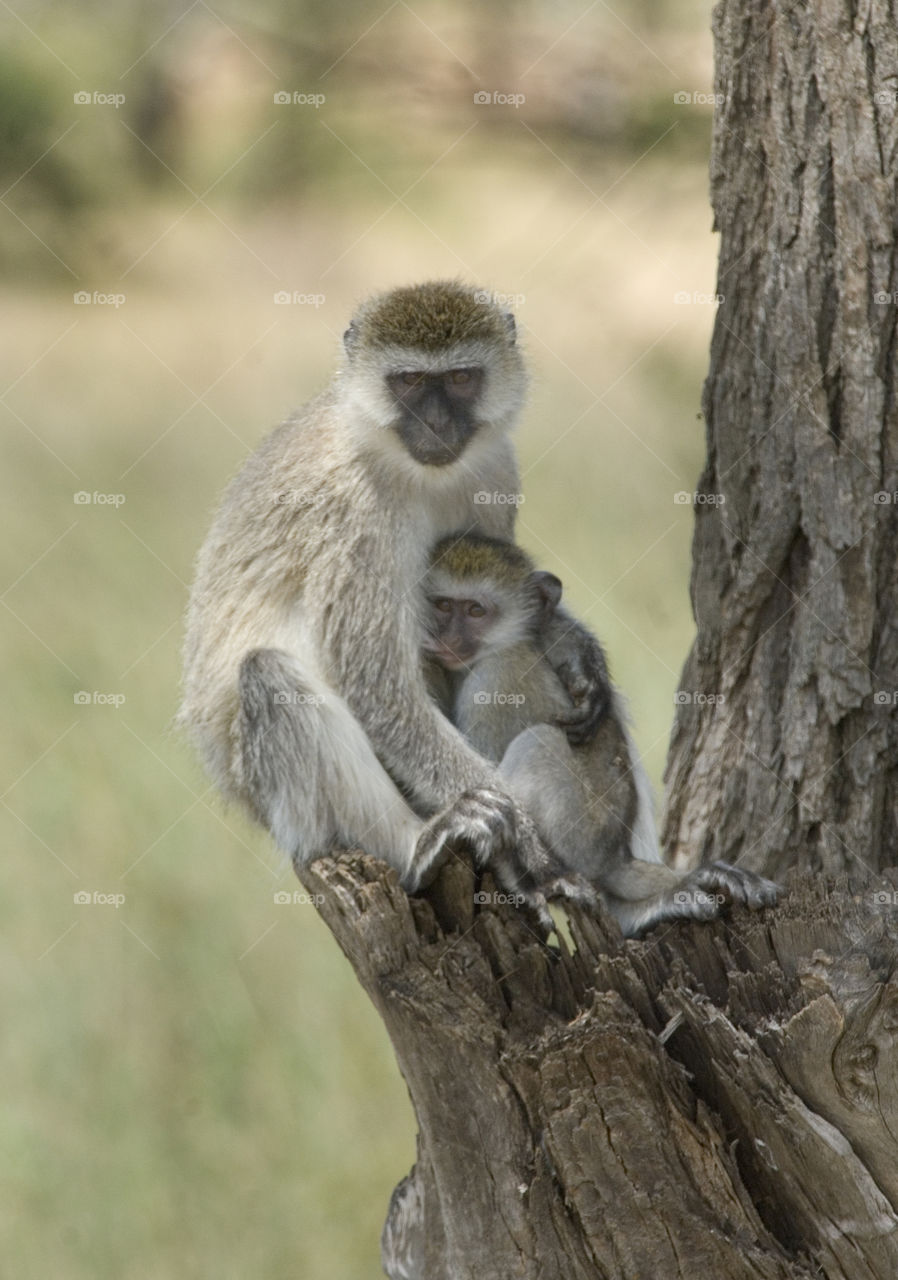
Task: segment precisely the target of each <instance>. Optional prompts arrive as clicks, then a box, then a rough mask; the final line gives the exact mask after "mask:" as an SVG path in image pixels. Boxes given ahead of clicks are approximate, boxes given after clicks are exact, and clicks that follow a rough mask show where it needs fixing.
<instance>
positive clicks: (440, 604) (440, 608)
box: [430, 600, 452, 613]
mask: <svg viewBox="0 0 898 1280" xmlns="http://www.w3.org/2000/svg"><path fill="white" fill-rule="evenodd" d="M430 603H431V604H432V605H433V607H434V608H435V609H436V610H437V612H438V613H451V612H452V601H451V600H431V602H430Z"/></svg>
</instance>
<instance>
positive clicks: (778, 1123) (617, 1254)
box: [303, 854, 898, 1280]
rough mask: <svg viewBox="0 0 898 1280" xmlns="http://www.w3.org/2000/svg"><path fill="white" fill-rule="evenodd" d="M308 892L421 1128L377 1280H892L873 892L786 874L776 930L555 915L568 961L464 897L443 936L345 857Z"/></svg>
mask: <svg viewBox="0 0 898 1280" xmlns="http://www.w3.org/2000/svg"><path fill="white" fill-rule="evenodd" d="M458 876H459V873H458V872H457V871H456V870H453V871H452V872H451V873H450V877H452V878H458ZM461 878H462V879H467V880H468V882H469V884H470V883H471V880H470V871H469V869H467V868H463V871H462V874H461ZM895 881H896V883H898V875H896V876H895ZM303 882H304V883H305V885H306V887H307V888H308V889H309V891H310V892H314V893H317V894H321V895H322V899H323V905H322V907H321V912H322V915H323V916H324V918H325V920H326V921H327V923H328V925H329V926H330V928H331V930H332V931H333V933H334V935H335V937H336V938H337V941H338V942H339V943H340V946H341V947H342V948H343V950H344V951H345V953H346V955H347V956H348V957H349V959H350V961H351V963H352V964H353V966H354V968H355V970H356V973H357V974H358V976H359V980H360V981H361V983H362V985H363V986H364V988H365V990H366V991H367V992H368V994H369V996H370V997H371V999H372V1000H373V1002H374V1004H375V1005H376V1007H377V1009H378V1011H379V1012H380V1014H381V1016H382V1017H383V1020H384V1023H385V1025H386V1028H387V1031H388V1032H389V1034H390V1037H391V1039H392V1041H393V1044H394V1046H395V1049H396V1055H397V1058H398V1060H399V1065H400V1068H401V1070H402V1073H403V1075H404V1077H405V1079H406V1082H407V1083H408V1088H409V1093H410V1096H411V1099H412V1103H413V1105H414V1107H415V1111H416V1114H417V1117H418V1121H419V1125H420V1130H421V1135H422V1136H421V1140H420V1145H419V1158H418V1163H417V1165H416V1167H415V1170H414V1172H413V1174H412V1175H411V1176H410V1178H409V1179H407V1180H406V1181H405V1182H404V1183H403V1184H401V1185H400V1187H399V1188H398V1189H397V1192H396V1194H395V1195H394V1199H393V1204H392V1205H391V1211H390V1216H389V1219H388V1223H387V1227H386V1229H385V1236H384V1256H385V1263H386V1265H387V1274H388V1275H390V1276H392V1277H409V1278H413V1277H421V1280H424V1278H425V1277H426V1278H427V1280H442V1278H443V1277H446V1280H449V1278H450V1277H451V1280H467V1277H471V1280H474V1278H475V1277H476V1278H477V1280H493V1277H495V1280H511V1278H512V1277H521V1278H524V1277H528V1278H529V1277H534V1278H535V1277H540V1278H541V1280H547V1278H554V1277H557V1278H558V1280H580V1278H581V1277H583V1278H584V1280H585V1278H586V1277H604V1278H607V1280H618V1278H620V1280H637V1278H638V1280H642V1278H648V1277H653V1278H654V1277H658V1278H659V1280H665V1278H667V1277H670V1280H674V1278H675V1277H680V1276H682V1277H686V1276H694V1275H696V1274H706V1275H708V1276H713V1277H715V1280H730V1278H733V1280H735V1278H736V1277H739V1278H740V1280H741V1277H804V1276H807V1277H810V1276H813V1275H821V1274H822V1275H825V1276H827V1277H830V1278H831V1280H843V1278H844V1280H861V1278H863V1280H872V1278H873V1277H878V1278H879V1280H883V1278H884V1277H886V1276H891V1275H898V1179H896V1176H895V1169H896V1167H898V1165H896V1157H898V1145H896V1140H895V1138H894V1136H893V1135H896V1134H898V1089H896V1062H898V1058H896V1044H895V1039H896V1034H898V1016H896V1015H898V985H896V983H895V981H894V980H893V978H892V970H893V968H894V966H895V960H896V957H898V908H896V907H894V906H892V905H890V904H891V900H892V896H893V894H894V887H893V884H892V883H891V882H890V881H888V880H882V881H878V882H876V883H875V884H874V885H873V886H866V887H864V888H863V889H861V890H856V891H855V892H852V891H851V890H850V888H849V886H848V885H847V882H844V881H843V882H842V883H840V884H839V885H837V886H835V887H833V886H827V885H825V884H823V883H821V882H820V881H819V880H817V879H814V878H811V877H807V876H805V877H803V878H801V877H795V878H794V881H793V885H792V887H791V890H790V893H789V895H788V897H787V898H786V900H785V902H784V903H783V904H782V905H781V906H780V907H778V908H777V909H776V910H775V911H773V912H767V913H764V915H763V916H754V915H751V914H750V913H748V912H744V911H738V912H734V913H733V915H732V917H731V918H727V919H724V920H720V921H717V922H715V923H713V924H710V925H709V924H689V923H679V924H677V925H675V926H665V927H661V928H659V929H657V930H656V931H655V932H654V933H653V934H652V935H651V936H650V937H649V938H648V939H646V940H645V941H641V942H631V941H630V942H625V941H624V940H623V939H621V937H620V935H619V933H618V932H617V929H616V926H615V925H614V924H613V922H611V921H609V920H604V919H598V920H593V919H590V918H589V917H588V916H585V915H584V914H583V912H582V911H580V910H579V909H577V908H571V910H570V917H571V919H570V926H571V932H572V935H573V937H574V938H575V940H576V949H574V950H571V949H568V948H567V947H566V946H564V945H563V944H556V943H555V940H554V939H553V940H552V941H553V945H551V946H550V945H548V944H547V943H546V942H545V941H544V940H543V939H542V938H541V936H540V934H539V931H538V928H537V926H536V924H535V922H534V921H532V920H530V919H529V918H528V917H526V916H525V915H524V914H522V913H521V912H520V911H518V910H516V909H515V908H514V907H510V906H509V907H505V906H494V905H492V904H486V905H474V906H473V908H472V906H471V904H472V903H473V892H472V893H471V894H470V895H469V899H468V902H467V904H466V906H465V911H464V913H463V918H462V922H461V925H460V927H458V928H455V929H453V928H452V927H451V924H450V922H449V920H448V917H447V916H446V906H445V902H446V893H445V888H444V887H443V888H441V889H438V890H437V891H436V894H435V897H436V898H437V899H438V900H439V902H440V904H441V905H440V910H441V911H442V912H443V914H444V923H443V926H441V925H440V923H439V921H438V918H437V911H436V910H435V909H434V907H433V906H432V905H431V903H430V902H428V901H426V900H425V899H418V900H412V901H409V899H407V898H406V896H405V894H403V893H402V891H401V890H400V889H399V887H398V885H397V883H396V880H395V876H394V874H393V873H392V872H391V871H389V870H387V869H386V868H384V867H383V866H382V865H381V864H379V863H377V862H375V861H374V860H373V859H371V858H368V857H366V856H364V855H361V854H359V855H352V856H347V857H344V858H341V859H339V860H334V859H330V858H328V859H321V860H320V861H318V862H316V863H314V864H313V865H312V866H311V867H308V868H306V870H305V871H304V872H303ZM471 887H472V888H473V885H471ZM486 887H487V888H491V885H490V883H489V881H488V880H487V884H486ZM877 895H878V896H877ZM883 895H887V896H888V897H889V905H884V904H883V902H881V901H880V900H879V899H880V898H881V897H883ZM671 1027H672V1028H673V1029H672V1030H671V1029H670V1028H671ZM665 1029H668V1033H667V1034H665Z"/></svg>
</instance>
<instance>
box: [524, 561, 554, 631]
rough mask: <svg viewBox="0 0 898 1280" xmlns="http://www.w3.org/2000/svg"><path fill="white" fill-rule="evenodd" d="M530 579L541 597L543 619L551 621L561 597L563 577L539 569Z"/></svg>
mask: <svg viewBox="0 0 898 1280" xmlns="http://www.w3.org/2000/svg"><path fill="white" fill-rule="evenodd" d="M530 581H531V582H532V583H533V585H534V587H535V588H536V594H537V596H538V597H539V603H540V613H541V615H542V616H541V621H542V622H544V623H545V622H551V620H552V618H554V616H555V610H556V609H557V608H558V602H559V600H560V599H561V579H560V578H556V577H555V574H554V573H547V572H546V571H545V570H544V569H537V570H536V572H535V573H532V574H531V575H530Z"/></svg>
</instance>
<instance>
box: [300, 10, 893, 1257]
mask: <svg viewBox="0 0 898 1280" xmlns="http://www.w3.org/2000/svg"><path fill="white" fill-rule="evenodd" d="M715 38H716V46H717V68H718V70H717V84H716V91H717V93H719V94H721V95H723V106H722V107H721V108H720V109H719V111H718V114H717V118H716V122H715V133H714V147H713V161H712V177H713V198H714V207H715V212H716V217H717V225H718V228H719V230H720V232H721V256H720V282H719V286H718V289H719V292H720V293H721V294H723V295H724V297H725V301H724V302H723V303H722V304H721V307H720V311H719V314H718V318H717V323H716V327H715V332H714V340H713V348H712V358H711V371H710V376H709V379H708V382H707V386H706V391H705V414H706V419H707V430H708V462H707V466H706V470H705V473H704V475H703V477H702V481H701V485H700V491H701V492H703V493H705V494H721V495H723V497H724V498H725V501H724V502H723V503H722V504H718V505H711V504H705V505H699V506H698V507H697V520H696V535H695V546H694V572H693V581H692V597H693V603H694V608H695V613H696V618H697V622H698V638H697V640H696V643H695V646H694V648H693V651H692V654H691V655H690V658H689V661H688V663H687V666H686V672H685V674H684V677H683V681H682V689H683V690H684V691H686V692H689V693H692V694H698V695H705V696H706V697H707V696H708V695H711V694H713V695H715V696H716V697H717V696H720V695H722V698H721V700H720V701H714V702H707V701H703V700H702V699H701V698H693V700H692V701H691V702H689V703H687V704H685V705H682V706H681V707H680V710H679V712H678V717H677V721H676V727H675V732H674V738H673V742H672V747H671V755H670V764H669V782H670V800H669V811H668V817H667V822H666V834H667V842H668V847H669V850H670V852H671V853H672V854H676V856H677V858H678V859H679V861H680V863H681V864H692V863H694V862H697V861H700V860H703V859H704V860H707V859H710V858H717V857H722V858H726V859H729V860H735V859H736V858H739V857H741V860H742V861H743V862H744V863H745V864H746V865H748V866H750V867H753V868H755V869H756V870H759V871H763V872H765V873H767V874H768V875H774V876H775V877H777V878H780V879H782V878H783V877H784V874H785V872H786V871H787V869H788V868H790V867H792V868H797V871H795V872H793V873H791V874H790V876H789V877H788V879H787V884H788V888H789V892H788V894H787V896H786V897H785V899H784V901H783V902H782V903H781V904H780V905H779V906H778V907H777V908H776V909H775V910H774V911H771V912H766V913H764V914H762V915H751V914H750V913H747V912H734V913H733V915H732V916H731V917H729V918H727V919H724V920H720V921H717V922H714V923H713V924H705V925H697V924H686V923H681V924H678V925H676V926H674V927H667V928H663V929H658V930H656V931H655V932H654V934H652V935H651V936H650V937H649V938H648V939H647V940H646V941H644V942H638V943H634V942H626V943H625V942H622V941H621V939H620V937H619V935H618V933H617V931H616V927H615V926H614V925H613V924H611V923H609V922H607V921H604V920H599V919H592V918H590V917H588V916H586V915H584V914H583V913H582V912H580V911H579V910H576V909H571V910H570V912H569V921H570V939H569V942H568V943H565V942H564V941H561V942H559V943H557V944H556V945H552V946H550V945H548V944H547V942H546V941H545V940H544V939H543V938H542V937H541V936H540V934H539V931H538V929H537V928H536V926H535V922H534V921H533V920H532V919H530V918H529V916H528V915H527V913H526V912H523V911H518V910H516V909H515V908H514V907H509V906H506V905H501V904H500V905H495V904H481V903H479V902H475V896H474V890H475V888H476V887H477V884H476V882H475V879H474V876H473V873H472V872H471V871H470V869H469V868H467V867H465V866H464V865H463V864H462V863H460V862H453V863H452V864H451V866H450V867H449V868H447V869H446V871H445V872H444V873H443V875H442V876H441V878H440V880H439V881H438V882H437V885H436V886H435V887H434V889H433V890H432V891H431V893H430V894H429V895H428V897H427V898H426V899H425V898H422V899H412V900H410V899H408V898H407V897H406V895H405V894H404V893H403V892H402V891H401V890H400V889H399V887H398V885H397V883H396V880H395V877H394V875H393V873H392V872H389V871H387V870H386V869H385V868H384V867H382V866H381V865H380V864H378V863H376V862H374V861H373V860H372V859H370V858H367V857H365V856H364V855H360V854H355V855H351V856H349V857H346V858H341V859H333V858H327V859H322V860H320V861H318V862H316V863H314V864H313V865H312V866H311V867H308V868H306V869H305V871H304V872H303V880H304V883H305V884H306V886H307V887H308V888H309V889H310V890H311V891H314V892H316V893H319V894H321V895H322V902H323V905H322V907H321V911H322V914H323V916H324V918H325V919H326V920H327V922H328V924H329V925H330V927H331V929H332V930H333V932H334V934H335V936H336V938H337V940H338V942H339V943H340V946H341V947H342V948H343V950H344V952H345V953H346V955H347V956H348V958H349V960H350V962H351V963H352V965H353V967H354V968H355V970H356V973H357V974H358V977H359V980H360V982H361V983H362V985H363V986H364V988H365V990H366V991H367V992H368V994H369V996H370V998H371V999H372V1001H373V1002H374V1004H375V1006H376V1007H377V1009H378V1011H379V1012H380V1014H381V1016H382V1017H383V1019H384V1023H385V1025H386V1027H387V1030H388V1032H389V1034H390V1037H391V1039H392V1041H393V1044H394V1046H395V1049H396V1054H397V1058H398V1060H399V1065H400V1068H401V1070H402V1072H403V1075H404V1076H405V1079H406V1081H407V1083H408V1087H409V1093H410V1095H411V1099H412V1103H413V1105H414V1107H415V1111H416V1114H417V1117H418V1122H419V1128H420V1137H419V1144H418V1160H417V1163H416V1165H415V1168H414V1169H413V1171H412V1173H411V1174H410V1175H409V1177H408V1178H406V1179H405V1180H404V1181H403V1182H402V1183H401V1184H400V1185H399V1187H398V1188H397V1190H396V1192H395V1194H394V1196H393V1200H392V1202H391V1205H390V1211H389V1216H388V1219H387V1224H386V1227H385V1230H384V1240H383V1258H384V1266H385V1270H386V1272H387V1274H388V1275H389V1276H390V1277H392V1278H393V1280H400V1278H401V1280H475V1278H476V1280H514V1278H518V1277H520V1278H521V1280H524V1278H526V1280H537V1278H539V1280H587V1277H590V1278H593V1277H598V1278H600V1280H679V1278H680V1277H684V1278H685V1277H690V1278H691V1277H694V1276H696V1275H703V1276H707V1277H709V1278H712V1277H713V1280H743V1277H745V1278H746V1280H747V1278H749V1277H751V1278H752V1280H768V1278H770V1280H772V1278H773V1277H777V1278H779V1277H794V1278H798V1277H808V1278H809V1277H812V1276H825V1277H827V1278H828V1280H842V1278H844V1280H887V1278H889V1277H893V1276H898V1054H896V1038H898V977H896V976H893V975H895V973H896V969H898V966H896V960H898V907H896V904H898V871H894V870H893V871H886V872H885V873H884V874H882V875H880V874H874V872H878V871H879V870H880V869H881V868H883V867H885V866H886V865H887V864H889V863H893V862H895V861H898V859H896V843H898V837H896V825H898V824H896V818H898V813H896V805H898V752H896V745H898V744H896V738H898V721H896V713H895V708H894V696H895V691H896V690H898V623H896V617H898V614H896V605H898V573H896V564H898V556H896V550H898V546H896V544H898V532H896V529H895V524H894V517H895V502H898V492H896V491H898V466H896V453H898V430H896V397H895V370H894V367H893V352H894V342H895V319H896V301H898V293H896V290H898V278H896V276H898V271H896V253H895V247H896V231H898V227H896V223H898V219H896V212H895V210H896V182H895V179H896V140H898V102H896V90H898V25H896V19H895V15H894V13H893V12H892V11H891V6H890V3H889V2H888V0H871V2H870V3H868V4H866V5H865V6H863V7H862V8H857V7H856V5H855V4H854V3H853V0H852V3H848V0H844V2H840V0H816V4H815V5H814V6H813V8H812V7H810V6H808V5H805V4H797V5H795V4H783V5H778V4H776V3H774V4H771V3H769V0H723V3H722V4H721V5H720V6H719V8H718V9H717V11H716V14H715ZM877 295H879V297H877ZM883 297H887V301H883ZM882 493H886V494H888V495H889V496H890V497H893V496H894V497H895V502H891V501H890V502H888V503H884V502H882V501H881V500H880V502H879V503H877V501H876V500H875V499H876V495H877V494H882ZM877 694H879V695H880V696H879V697H878V698H877V696H876V695H877ZM883 695H885V696H883ZM821 871H822V872H831V873H836V875H835V878H833V877H829V878H825V877H823V876H820V875H819V874H815V873H819V872H821ZM849 873H850V874H851V876H852V877H853V878H852V879H851V880H850V881H849V878H848V875H849ZM482 887H483V888H485V889H486V890H487V891H488V890H489V888H490V887H491V886H490V884H489V881H488V879H487V881H486V883H485V884H484V885H483V886H482Z"/></svg>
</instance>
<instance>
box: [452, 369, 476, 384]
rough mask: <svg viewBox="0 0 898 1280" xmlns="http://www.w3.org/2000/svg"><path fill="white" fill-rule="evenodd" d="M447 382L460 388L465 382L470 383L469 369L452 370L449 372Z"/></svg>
mask: <svg viewBox="0 0 898 1280" xmlns="http://www.w3.org/2000/svg"><path fill="white" fill-rule="evenodd" d="M449 381H450V382H451V383H452V385H453V386H456V387H462V386H464V384H465V383H466V382H470V381H471V370H470V369H452V370H450V372H449Z"/></svg>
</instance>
